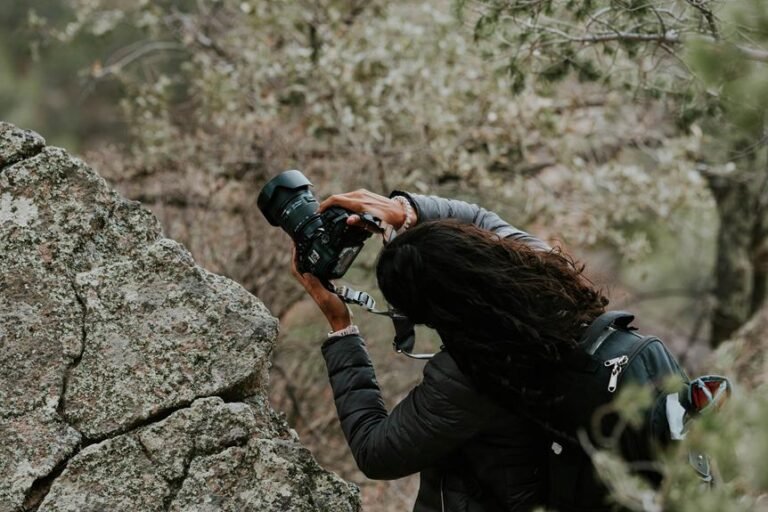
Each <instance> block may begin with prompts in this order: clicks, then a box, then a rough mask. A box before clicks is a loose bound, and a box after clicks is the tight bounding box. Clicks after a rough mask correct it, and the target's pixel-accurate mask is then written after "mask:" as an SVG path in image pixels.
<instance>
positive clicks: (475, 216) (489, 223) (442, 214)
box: [390, 190, 550, 251]
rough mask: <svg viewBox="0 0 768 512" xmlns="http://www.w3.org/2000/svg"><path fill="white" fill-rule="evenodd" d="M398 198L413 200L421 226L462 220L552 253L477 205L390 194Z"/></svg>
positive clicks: (544, 245)
mask: <svg viewBox="0 0 768 512" xmlns="http://www.w3.org/2000/svg"><path fill="white" fill-rule="evenodd" d="M397 195H400V196H405V197H406V198H408V199H409V200H410V202H411V204H412V205H413V207H414V209H415V210H416V214H417V216H418V218H419V222H426V221H430V220H438V219H459V220H462V221H464V222H467V223H472V224H474V225H476V226H478V227H481V228H483V229H487V230H489V231H493V232H494V233H496V234H498V235H499V236H501V237H502V238H508V237H509V238H513V239H515V240H520V241H521V242H525V243H527V244H529V245H531V246H533V247H535V248H536V249H540V250H543V251H548V250H549V249H550V247H549V246H548V245H547V244H546V243H545V242H543V241H542V240H539V239H538V238H536V237H535V236H533V235H531V234H529V233H526V232H525V231H522V230H520V229H517V228H516V227H514V226H512V225H511V224H509V223H508V222H506V221H504V220H503V219H502V218H501V217H499V216H498V215H497V214H496V213H494V212H492V211H489V210H486V209H485V208H483V207H481V206H478V205H476V204H471V203H467V202H464V201H459V200H457V199H446V198H444V197H438V196H424V195H420V194H411V193H409V192H403V191H400V190H395V191H393V192H392V193H391V194H390V197H393V196H397Z"/></svg>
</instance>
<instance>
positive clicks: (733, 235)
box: [707, 160, 768, 347]
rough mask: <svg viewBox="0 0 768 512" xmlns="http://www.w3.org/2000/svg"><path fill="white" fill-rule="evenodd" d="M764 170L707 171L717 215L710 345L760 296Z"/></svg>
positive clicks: (766, 256) (766, 279)
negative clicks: (718, 224)
mask: <svg viewBox="0 0 768 512" xmlns="http://www.w3.org/2000/svg"><path fill="white" fill-rule="evenodd" d="M750 163H752V164H755V163H756V162H755V161H754V160H751V162H750ZM767 171H768V170H766V171H763V172H759V171H758V172H755V171H737V172H734V173H732V174H728V175H714V174H710V175H708V176H707V178H708V180H709V186H710V189H711V190H712V193H713V195H714V197H715V201H716V202H717V209H718V213H719V217H720V228H719V232H718V237H717V259H716V266H715V291H714V293H715V306H714V311H713V314H712V321H711V337H710V344H711V345H712V346H713V347H715V346H717V345H719V344H720V343H721V342H722V341H724V340H726V339H728V337H729V336H730V335H731V334H733V333H734V331H736V330H737V329H738V328H739V327H741V326H742V325H743V324H744V323H745V322H746V321H747V320H748V319H749V318H750V317H751V316H752V314H753V313H754V312H755V311H757V310H758V309H759V308H760V306H761V305H762V304H763V303H764V302H765V297H766V290H767V289H768V286H767V285H768V272H767V270H768V265H766V262H767V261H768V219H767V218H766V215H767V214H768V208H766V207H765V206H766V199H768V194H767V193H766V179H767V178H768V172H767Z"/></svg>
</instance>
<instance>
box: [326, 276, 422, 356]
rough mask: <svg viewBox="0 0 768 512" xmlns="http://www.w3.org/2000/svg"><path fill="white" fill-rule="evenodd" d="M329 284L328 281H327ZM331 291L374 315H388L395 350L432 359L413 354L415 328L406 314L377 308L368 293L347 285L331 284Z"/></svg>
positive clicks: (391, 309)
mask: <svg viewBox="0 0 768 512" xmlns="http://www.w3.org/2000/svg"><path fill="white" fill-rule="evenodd" d="M329 284H330V283H329ZM330 286H331V287H332V289H331V291H333V292H334V293H335V294H336V295H338V296H339V298H340V299H341V300H342V301H344V302H345V303H347V304H355V305H358V306H360V307H362V308H364V309H365V310H366V311H368V312H370V313H373V314H374V315H382V316H388V317H389V318H390V319H391V320H392V324H393V325H394V327H395V339H394V340H393V342H392V346H393V348H394V349H395V352H397V353H398V354H403V355H404V356H406V357H410V358H412V359H432V357H433V356H434V355H435V354H414V353H413V347H414V345H415V344H416V330H415V326H414V324H413V322H411V321H410V320H409V319H408V317H407V316H405V315H403V314H401V313H399V312H398V311H397V310H395V309H393V308H391V307H390V308H388V309H387V310H377V309H376V301H375V300H374V299H373V297H371V296H370V295H369V294H368V293H366V292H362V291H359V290H355V289H352V288H350V287H349V286H335V287H334V286H333V285H330Z"/></svg>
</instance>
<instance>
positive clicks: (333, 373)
mask: <svg viewBox="0 0 768 512" xmlns="http://www.w3.org/2000/svg"><path fill="white" fill-rule="evenodd" d="M393 194H403V195H406V197H408V198H409V199H410V200H411V202H412V203H413V205H414V207H415V208H416V210H417V213H418V216H419V222H423V221H427V220H433V219H438V218H449V217H450V218H458V219H462V220H465V221H467V222H473V223H475V224H476V225H478V226H480V227H483V228H486V229H489V230H492V231H494V232H496V233H497V234H499V235H501V236H511V237H515V238H518V239H521V240H524V241H526V242H527V243H530V244H531V245H534V246H536V247H539V248H541V249H546V248H547V246H546V244H544V243H543V242H541V241H540V240H538V239H536V238H534V237H532V236H530V235H528V234H527V233H524V232H522V231H519V230H517V229H515V228H513V227H512V226H510V225H509V224H507V223H506V222H504V221H502V220H501V219H500V218H499V217H498V215H496V214H494V213H492V212H489V211H487V210H484V209H483V208H480V207H478V206H476V205H470V204H467V203H464V202H461V201H455V200H449V199H443V198H437V197H427V196H419V195H415V194H414V195H410V194H405V193H402V192H395V193H393ZM322 350H323V356H324V357H325V360H326V364H327V367H328V374H329V377H330V382H331V387H332V388H333V394H334V399H335V401H336V408H337V411H338V414H339V418H340V420H341V427H342V430H343V431H344V435H345V436H346V438H347V441H348V443H349V446H350V448H351V450H352V453H353V455H354V457H355V460H356V461H357V464H358V466H359V467H360V469H361V470H362V471H363V473H365V474H366V475H367V476H368V477H369V478H372V479H394V478H401V477H404V476H407V475H410V474H413V473H416V472H421V487H420V490H419V495H418V498H417V500H416V505H415V507H414V511H415V512H495V511H505V512H506V511H528V510H531V509H532V508H534V507H535V506H536V505H539V504H541V503H542V502H543V499H544V491H545V488H544V486H545V481H546V475H545V474H544V473H545V470H546V458H547V457H546V449H547V447H546V446H545V443H544V436H543V435H542V433H541V432H540V431H539V429H538V428H537V426H536V425H533V424H531V423H530V422H528V421H527V420H524V419H523V418H520V417H518V416H515V415H513V414H511V413H510V412H509V411H507V410H505V409H503V408H501V407H500V406H498V405H497V404H495V403H494V402H493V401H492V400H491V399H489V398H488V397H486V396H484V395H482V394H480V393H479V392H478V391H477V390H476V389H475V388H474V387H473V385H472V383H471V382H470V381H469V379H468V378H467V377H466V376H465V375H464V374H463V373H462V372H461V371H460V370H459V368H458V366H457V365H456V362H455V361H454V360H453V358H452V357H451V355H450V354H449V353H448V352H446V351H442V352H440V353H438V354H437V355H435V357H434V358H432V359H431V360H430V361H429V362H428V363H427V365H426V366H425V367H424V378H423V380H422V382H421V383H420V384H419V385H418V386H416V387H415V388H414V389H413V390H411V392H410V393H409V394H408V395H407V396H406V398H405V399H403V401H401V402H400V403H399V404H398V405H397V406H396V407H395V408H394V409H393V410H392V411H391V412H390V413H389V414H388V413H387V410H386V408H385V407H384V402H383V400H382V398H381V392H380V390H379V386H378V384H377V382H376V376H375V374H374V369H373V366H372V365H371V360H370V358H369V356H368V352H367V351H366V349H365V343H364V341H363V338H361V337H360V336H355V335H350V336H343V337H336V338H331V339H329V340H328V341H327V342H326V343H325V344H324V345H323V349H322Z"/></svg>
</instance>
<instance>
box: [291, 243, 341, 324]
mask: <svg viewBox="0 0 768 512" xmlns="http://www.w3.org/2000/svg"><path fill="white" fill-rule="evenodd" d="M291 273H292V274H293V276H294V277H295V278H296V280H297V281H298V282H299V283H301V285H302V286H303V287H304V289H305V290H307V293H309V296H310V297H312V300H314V301H315V303H316V304H317V306H318V307H319V308H320V311H322V312H323V315H325V318H326V319H327V320H328V323H329V324H330V325H331V331H332V332H333V331H338V330H340V329H344V328H345V327H349V326H350V325H351V324H352V312H351V311H350V310H349V308H348V307H347V305H346V304H344V302H343V301H342V300H341V299H340V298H339V296H338V295H336V294H335V293H333V292H331V291H329V290H328V289H327V288H326V287H325V286H323V283H321V282H320V280H319V279H318V278H317V277H315V276H314V275H312V274H310V273H306V274H302V273H301V272H299V270H298V268H296V247H295V246H294V248H293V252H292V257H291Z"/></svg>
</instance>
